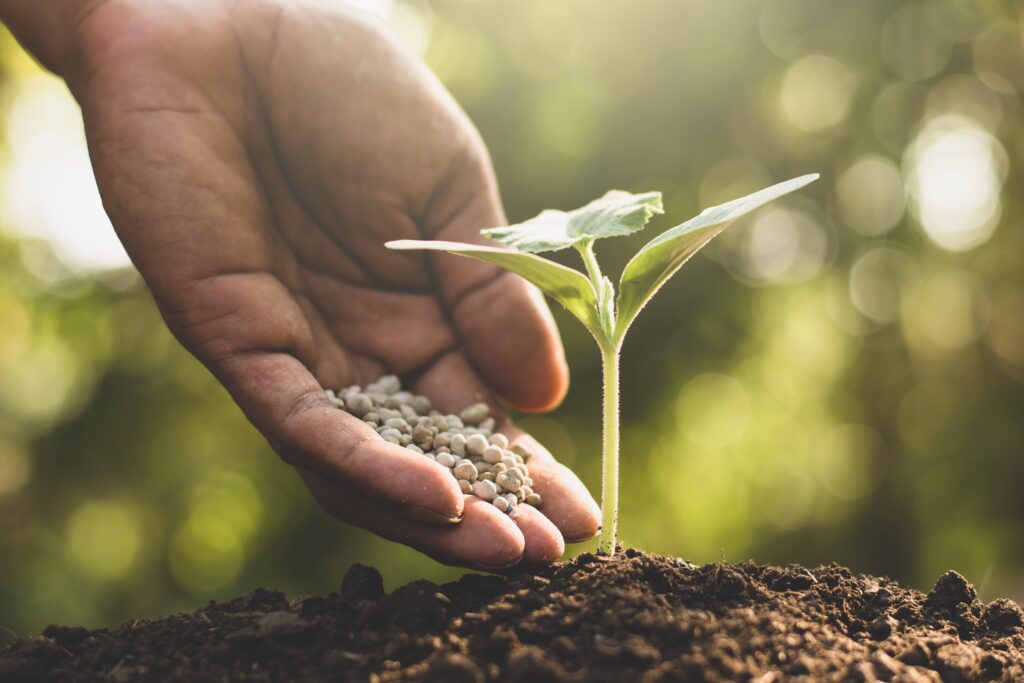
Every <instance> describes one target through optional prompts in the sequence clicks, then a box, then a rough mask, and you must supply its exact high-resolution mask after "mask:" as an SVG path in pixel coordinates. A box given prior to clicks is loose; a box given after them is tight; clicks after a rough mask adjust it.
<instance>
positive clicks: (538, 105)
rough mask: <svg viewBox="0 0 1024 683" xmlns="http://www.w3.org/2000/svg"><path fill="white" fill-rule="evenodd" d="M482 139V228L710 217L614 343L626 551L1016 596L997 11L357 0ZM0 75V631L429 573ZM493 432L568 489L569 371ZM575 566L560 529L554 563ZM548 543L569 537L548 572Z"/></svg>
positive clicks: (581, 445)
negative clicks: (157, 297)
mask: <svg viewBox="0 0 1024 683" xmlns="http://www.w3.org/2000/svg"><path fill="white" fill-rule="evenodd" d="M362 4H364V5H367V6H369V7H370V8H371V9H373V10H374V11H377V12H378V13H381V14H383V15H385V16H387V17H388V18H389V20H390V21H392V22H393V23H394V25H395V26H396V29H397V30H398V31H399V33H400V34H401V35H402V37H403V38H404V39H405V40H406V41H407V42H408V43H409V45H410V46H411V47H412V49H414V50H418V51H421V52H422V53H423V55H424V57H425V59H426V60H427V61H428V62H429V64H430V65H431V66H432V67H433V68H434V69H435V70H436V71H437V73H438V74H439V76H440V77H441V79H442V80H443V81H444V82H445V83H446V84H447V85H448V87H449V88H450V89H451V90H452V92H453V93H454V94H455V96H456V97H457V98H458V99H459V101H460V102H461V103H462V104H463V106H464V107H465V108H466V109H467V111H468V112H469V114H470V115H471V117H472V118H473V119H474V120H475V121H476V123H477V125H478V126H479V128H480V129H481V131H482V133H483V136H484V138H485V139H486V140H487V142H488V143H489V145H490V148H491V151H492V153H493V158H494V163H495V165H496V167H497V171H498V177H499V179H500V181H501V183H502V188H503V194H504V198H505V201H506V208H507V210H508V214H509V216H510V218H512V219H523V218H526V217H528V216H530V215H533V214H534V213H536V212H538V211H539V210H541V209H543V208H546V207H558V208H572V207H575V206H578V205H580V204H582V203H585V202H586V201H588V200H590V199H592V198H593V197H595V196H598V195H600V194H602V193H603V192H604V191H605V190H607V189H609V188H611V187H618V188H622V189H628V190H633V191H643V190H649V189H660V190H662V191H663V192H664V193H665V200H666V207H667V216H665V217H662V218H660V219H658V220H657V221H656V222H655V224H654V226H653V227H652V228H649V229H648V234H646V235H638V236H634V237H633V238H630V239H626V240H615V241H610V242H606V243H602V244H601V245H600V250H601V254H600V255H601V257H602V259H603V260H604V261H606V262H608V264H609V266H608V268H607V269H609V270H612V271H615V272H617V269H618V268H619V267H621V265H622V264H623V263H624V260H625V258H626V257H627V256H628V255H629V254H630V253H632V251H633V250H635V249H636V248H637V247H638V246H639V245H640V244H642V243H643V242H644V241H645V240H647V239H649V238H650V237H651V234H653V233H654V232H656V231H660V230H663V229H665V228H667V227H670V226H671V225H674V224H675V223H678V222H681V221H682V220H684V219H686V218H688V217H690V216H691V215H693V214H695V213H697V212H699V210H700V209H701V208H703V207H706V206H709V205H712V204H716V203H720V202H722V201H724V200H727V199H730V198H733V197H735V196H738V195H741V194H744V193H747V192H749V191H752V190H754V189H758V188H760V187H762V186H765V185H768V184H771V183H772V182H775V181H779V180H782V179H785V178H789V177H792V176H796V175H800V174H803V173H808V172H813V171H818V172H821V174H822V179H821V180H820V181H819V182H818V183H816V184H814V185H812V186H811V187H809V188H808V189H807V190H804V191H801V192H800V193H799V194H798V196H795V197H791V198H788V199H786V200H784V201H782V202H779V203H778V204H775V205H773V206H772V207H771V208H768V209H765V210H762V211H760V212H759V213H757V214H756V215H755V216H754V217H753V218H752V219H748V220H745V221H743V222H742V224H738V225H737V226H735V227H733V228H731V229H730V230H729V231H728V232H727V233H726V234H725V235H724V236H723V237H722V238H720V240H719V241H718V242H717V243H715V244H713V245H712V247H710V248H709V249H708V250H707V251H706V252H705V253H704V254H703V255H701V256H700V257H698V258H697V259H695V260H694V262H693V263H692V264H691V265H689V266H687V268H686V269H684V271H683V272H682V274H681V275H680V276H678V277H677V279H675V280H674V281H673V282H672V283H671V284H670V285H669V286H668V287H667V288H666V289H665V291H664V292H663V293H662V294H661V295H660V296H659V297H658V298H657V299H656V300H655V301H654V303H653V304H652V305H651V306H649V307H648V308H647V309H646V310H645V311H644V313H643V314H642V315H641V317H640V319H639V321H638V324H637V325H636V326H635V327H634V330H633V332H632V333H631V337H630V339H629V340H628V342H627V345H626V349H625V354H624V358H623V372H624V380H623V401H622V403H623V420H624V444H623V451H624V452H623V460H624V467H623V481H622V486H623V499H622V518H621V531H622V539H623V541H624V542H625V543H627V544H631V545H638V546H641V547H643V548H645V549H647V550H650V551H655V552H661V553H671V554H676V555H681V556H684V557H686V558H688V559H690V560H693V561H697V562H708V561H715V560H718V559H720V558H723V557H724V558H725V559H727V560H730V561H739V560H744V559H747V558H753V559H755V560H757V561H760V562H776V563H778V562H802V563H808V564H818V563H827V562H830V561H833V560H834V561H838V562H842V563H845V564H848V565H850V566H851V567H853V568H854V569H856V570H860V571H868V572H876V573H883V574H888V575H892V576H894V577H896V578H897V579H900V580H902V581H905V582H908V583H910V584H912V585H915V586H918V587H927V586H929V585H930V583H931V582H932V581H934V579H935V578H936V577H937V576H938V575H939V574H940V573H941V572H942V571H944V570H945V569H947V568H956V569H958V570H960V571H961V572H962V573H964V574H965V575H966V576H967V577H968V578H969V579H970V580H972V581H973V582H974V583H975V584H976V585H977V586H978V587H979V589H980V590H981V593H982V597H983V598H986V599H991V598H994V597H997V596H1009V597H1013V598H1016V599H1017V600H1021V599H1024V543H1022V542H1021V539H1022V538H1024V495H1022V494H1024V384H1022V382H1024V231H1022V230H1021V223H1022V215H1024V178H1022V175H1021V166H1020V160H1021V157H1022V153H1024V117H1022V115H1021V111H1020V108H1021V92H1022V90H1024V48H1022V42H1024V13H1022V10H1021V8H1020V5H1019V3H1018V2H1016V1H1015V0H1006V1H1004V2H999V1H996V0H993V1H990V2H983V1H971V0H932V1H927V2H894V1H892V0H859V1H858V2H823V1H822V0H725V1H721V2H707V1H705V0H687V1H680V0H640V1H636V0H634V1H631V2H626V1H625V0H616V1H614V2H610V1H603V2H590V1H587V0H569V1H563V2H557V3H555V2H549V1H545V0H520V1H518V2H499V1H497V0H478V1H475V2H454V1H451V0H436V1H434V2H426V1H425V0H424V1H420V2H415V3H398V4H392V3H390V2H386V1H379V2H364V3H362ZM0 46H2V51H0V62H2V69H3V72H2V80H0V98H2V104H0V114H2V128H0V131H2V132H0V144H2V154H3V158H2V160H0V173H2V180H0V642H6V641H9V640H10V639H11V638H13V637H14V634H18V635H27V634H33V633H38V632H39V631H40V630H41V629H42V628H43V627H44V626H45V625H46V624H48V623H51V622H61V623H70V624H84V625H88V626H100V625H110V624H116V623H118V622H120V621H123V620H126V619H128V618H131V617H139V616H152V615H157V614H162V613H166V612H169V611H174V610H191V609H194V608H196V607H198V606H200V605H202V604H204V603H205V602H206V601H207V600H208V599H210V598H225V597H230V596H233V595H237V594H242V593H245V592H247V591H249V590H251V589H252V588H253V587H255V586H258V585H267V586H273V587H278V588H282V589H284V590H286V591H288V592H289V593H290V594H302V593H315V592H325V591H330V590H334V589H336V587H337V586H338V583H339V581H340V579H341V576H342V574H343V572H344V571H345V569H346V568H347V566H348V565H349V564H350V563H352V562H354V561H359V562H363V563H369V564H375V565H377V566H379V567H381V568H382V570H383V572H384V576H385V580H386V582H387V584H388V586H389V587H393V586H395V585H398V584H400V583H402V582H405V581H408V580H411V579H414V578H418V577H428V578H432V579H442V578H449V577H454V576H456V575H457V574H458V572H457V571H456V570H453V569H449V568H446V567H442V566H440V565H437V564H436V563H434V562H432V561H430V560H427V559H425V558H423V557H421V556H419V555H417V554H416V553H414V552H412V551H409V550H407V549H404V548H401V547H398V546H395V545H392V544H389V543H387V542H384V541H381V540H378V539H376V538H373V537H371V536H369V535H368V534H365V533H362V532H359V531H356V530H353V529H350V528H347V527H345V526H343V525H341V524H339V523H336V522H334V521H332V520H330V519H328V518H327V517H326V516H325V515H324V514H322V513H321V512H320V511H319V510H318V509H317V508H316V507H315V505H314V504H313V503H312V502H311V500H310V498H309V497H308V496H307V495H306V494H305V492H304V491H303V489H302V487H301V485H300V484H299V481H298V479H297V478H296V477H295V476H293V475H292V473H291V472H290V471H289V470H288V468H287V467H285V466H284V465H282V464H281V463H279V462H278V460H277V459H276V457H275V456H274V455H273V454H272V453H271V451H270V449H269V448H268V447H267V446H266V444H265V443H264V442H263V440H262V438H261V437H260V436H259V435H258V434H257V433H255V432H254V430H253V429H252V428H251V427H250V426H249V425H248V423H247V422H246V421H245V419H244V418H243V417H242V415H241V414H240V412H239V411H238V410H237V409H236V408H235V406H234V405H233V404H232V402H231V401H230V400H229V398H228V396H227V394H226V393H225V392H224V391H223V390H222V389H221V388H220V387H219V386H218V385H217V384H216V383H215V382H214V381H213V380H212V378H211V377H210V376H208V375H207V373H206V372H205V371H204V370H203V369H202V368H201V367H200V366H199V364H198V363H197V362H196V361H195V360H193V359H192V358H191V357H190V356H188V355H187V354H186V353H185V352H184V351H183V350H182V349H180V348H179V347H178V346H177V345H176V344H175V342H174V341H173V340H172V339H171V337H170V335H169V333H168V332H167V331H166V329H165V328H164V327H163V325H162V323H161V321H160V319H159V317H158V315H157V312H156V310H155V308H154V306H153V304H152V301H151V299H150V296H149V294H148V293H147V291H146V289H145V287H144V286H143V284H142V283H141V281H140V280H139V279H138V277H137V276H136V275H135V274H134V273H133V271H131V269H130V268H126V263H127V262H126V257H125V256H124V255H123V252H121V251H120V248H119V245H118V244H117V242H116V239H115V238H114V236H113V233H112V232H111V231H110V228H109V225H107V223H106V219H105V217H104V216H103V214H102V210H101V209H100V207H99V202H98V198H97V197H96V194H95V187H94V184H93V181H92V178H91V175H90V172H89V167H88V160H87V156H86V153H85V151H84V146H83V145H84V143H83V142H82V133H81V123H80V121H79V120H78V112H77V108H76V106H75V105H74V103H73V102H72V101H71V100H70V98H69V96H68V95H67V93H66V92H65V90H64V88H63V86H62V85H61V84H60V83H59V82H58V81H57V80H56V79H54V78H52V77H50V76H47V75H44V74H43V73H42V72H41V71H40V70H39V69H38V68H37V67H35V66H34V65H33V64H32V63H31V61H30V60H29V59H28V58H27V57H26V56H25V55H24V54H23V53H21V51H20V50H19V48H18V47H17V45H16V44H15V43H14V42H13V40H11V39H10V37H9V36H5V37H4V38H3V41H2V43H0ZM556 316H557V317H558V320H559V323H560V325H561V328H562V330H563V333H564V338H565V343H566V345H567V348H568V354H569V359H570V364H571V366H572V373H573V388H572V390H571V393H570V395H569V397H568V399H567V401H566V403H565V405H564V406H563V407H562V408H560V409H558V410H557V411H555V412H554V413H552V414H550V415H545V416H532V417H527V418H524V419H523V420H522V424H523V426H525V427H526V428H528V429H531V430H533V432H534V433H535V434H536V435H537V436H538V437H539V438H540V439H541V440H542V441H544V442H546V443H547V444H548V445H549V447H550V448H551V450H552V451H554V452H555V453H556V454H557V455H558V456H559V457H560V458H561V459H562V460H564V461H565V462H566V463H568V464H570V465H571V466H572V467H574V468H575V469H576V470H577V471H578V472H579V473H580V474H581V476H582V477H583V479H584V480H585V481H586V482H587V483H588V485H590V486H591V487H592V490H594V491H597V490H598V488H599V466H600V465H599V458H598V453H599V419H598V416H599V400H600V398H599V397H600V389H599V387H600V385H599V381H600V377H599V367H598V356H597V353H596V350H595V349H594V347H593V343H592V342H591V341H590V340H589V339H588V338H586V337H585V336H584V334H585V333H584V332H583V331H582V328H580V327H579V326H578V325H577V324H576V322H575V321H574V320H572V319H571V318H569V316H567V315H565V314H564V313H563V312H562V311H556ZM584 547H586V548H592V547H593V544H592V543H591V544H588V545H586V546H584ZM576 550H577V549H573V552H575V551H576Z"/></svg>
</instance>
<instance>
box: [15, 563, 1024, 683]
mask: <svg viewBox="0 0 1024 683" xmlns="http://www.w3.org/2000/svg"><path fill="white" fill-rule="evenodd" d="M43 636H44V637H42V638H38V639H34V640H23V641H19V642H18V643H15V644H14V645H13V646H11V647H10V648H8V649H6V650H5V651H3V652H0V681H4V682H5V683H6V682H7V681H22V680H33V681H34V680H47V681H51V680H52V681H115V682H119V681H137V680H176V681H279V680H301V681H321V680H324V681H327V680H330V681H349V680H351V681H366V680H369V681H381V682H383V681H399V680H401V681H426V682H430V683H477V682H482V681H511V682H523V683H526V682H527V681H529V682H530V683H543V682H545V681H588V682H589V681H614V682H616V683H619V682H622V681H643V682H647V683H654V682H655V681H659V682H661V681H663V682H666V683H668V682H670V681H752V682H756V683H771V682H773V681H783V680H785V681H801V680H805V681H811V680H813V681H875V680H882V681H898V682H903V683H911V682H917V681H1024V612H1022V611H1021V609H1020V607H1019V606H1018V605H1017V604H1016V603H1014V602H1011V601H1009V600H996V601H994V602H992V603H989V604H988V605H984V604H982V603H980V602H978V600H977V598H976V594H975V591H974V588H973V587H972V586H971V585H970V584H969V583H967V581H965V580H964V579H963V577H961V576H960V575H959V574H956V573H954V572H949V573H947V574H945V575H944V576H942V577H941V578H939V580H938V581H937V582H936V584H935V588H934V589H933V590H932V591H931V592H930V593H928V594H927V595H925V594H923V593H920V592H918V591H914V590H908V589H905V588H901V587H900V586H898V585H897V584H895V583H894V582H892V581H890V580H888V579H876V578H872V577H868V576H859V575H855V574H853V573H852V572H850V571H849V570H848V569H845V568H844V567H840V566H837V565H831V566H827V567H819V568H817V569H804V568H803V567H797V566H790V567H785V568H777V567H764V566H760V565H755V564H739V565H729V564H709V565H705V566H701V567H696V566H693V565H690V564H687V563H686V562H683V561H682V560H678V559H674V558H670V557H661V556H658V555H648V554H644V553H641V552H639V551H636V550H627V551H625V552H624V553H621V554H619V555H618V556H616V557H615V558H614V559H608V558H606V557H600V556H595V555H590V554H585V555H582V556H580V557H579V558H577V559H575V560H573V561H572V562H568V563H566V564H560V565H557V566H554V567H550V568H548V569H546V570H544V571H542V572H540V573H539V574H536V575H515V576H511V577H509V578H502V577H497V576H482V575H475V574H471V575H467V576H464V577H463V578H462V579H461V580H459V581H457V582H454V583H449V584H444V585H441V586H438V585H436V584H434V583H431V582H429V581H414V582H413V583H410V584H408V585H407V586H403V587H402V588H399V589H398V590H396V591H394V592H393V593H391V594H390V595H385V594H384V590H383V588H382V584H381V577H380V574H379V573H377V571H376V570H375V569H371V568H369V567H363V566H360V565H355V566H353V567H352V569H351V570H350V571H349V572H348V574H347V575H346V576H345V580H344V582H343V583H342V586H341V592H340V593H332V594H330V595H326V596H318V597H311V598H299V599H296V600H293V601H291V602H289V601H288V600H287V599H285V596H284V595H283V594H281V593H279V592H277V591H272V590H263V589H260V590H257V591H255V592H253V593H252V594H250V595H248V596H246V597H244V598H237V599H235V600H232V601H231V602H228V603H224V604H216V603H211V604H210V605H209V606H208V607H205V608H203V609H201V610H199V611H197V612H196V613H195V614H182V615H175V616H171V617H167V618H165V619H143V620H139V621H133V622H130V623H128V624H125V625H124V626H122V627H120V628H118V629H116V630H112V631H111V630H106V629H101V630H97V631H87V630H86V629H84V628H68V627H62V626H50V627H49V628H47V629H46V630H45V631H44V634H43Z"/></svg>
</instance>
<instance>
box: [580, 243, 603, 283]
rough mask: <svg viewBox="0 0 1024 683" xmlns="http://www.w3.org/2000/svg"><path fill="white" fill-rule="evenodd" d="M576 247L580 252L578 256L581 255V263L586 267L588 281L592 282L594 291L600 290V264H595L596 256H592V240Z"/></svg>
mask: <svg viewBox="0 0 1024 683" xmlns="http://www.w3.org/2000/svg"><path fill="white" fill-rule="evenodd" d="M576 249H577V250H578V251H579V252H580V256H582V257H583V265H585V266H586V267H587V275H589V276H590V281H591V282H592V283H593V284H594V291H595V292H600V291H601V266H599V265H597V257H596V256H594V243H593V241H589V242H584V243H583V245H582V246H577V247H576Z"/></svg>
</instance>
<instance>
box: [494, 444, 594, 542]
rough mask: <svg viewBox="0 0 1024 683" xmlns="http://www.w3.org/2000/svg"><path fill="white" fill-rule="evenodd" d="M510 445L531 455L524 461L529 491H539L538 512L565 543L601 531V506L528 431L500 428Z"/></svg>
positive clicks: (568, 470)
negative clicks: (539, 507)
mask: <svg viewBox="0 0 1024 683" xmlns="http://www.w3.org/2000/svg"><path fill="white" fill-rule="evenodd" d="M502 431H503V432H505V433H506V434H507V435H508V437H509V440H510V441H511V442H512V444H513V445H515V444H518V445H520V446H522V447H523V448H525V449H526V450H527V451H528V452H529V453H530V454H531V455H530V458H529V460H527V462H526V466H527V467H528V468H529V469H530V478H531V479H533V490H534V491H536V492H537V493H539V494H540V497H541V511H542V512H543V513H544V514H545V516H547V518H548V519H550V520H551V521H552V522H553V523H554V525H555V526H556V527H558V530H559V531H561V532H562V536H563V537H564V538H565V540H566V542H567V543H579V542H580V541H585V540H587V539H588V538H593V537H594V536H596V535H597V532H598V531H600V530H601V508H600V507H598V505H597V502H596V501H595V500H594V498H593V496H591V495H590V492H589V491H588V490H587V487H586V486H584V485H583V482H582V481H580V479H579V477H577V476H576V474H575V473H574V472H573V471H572V470H570V469H569V468H568V467H566V466H565V465H563V464H561V463H559V462H558V461H556V460H555V458H554V457H553V456H552V455H551V453H549V452H548V450H547V449H546V448H544V447H543V446H542V445H540V443H538V442H537V440H536V439H534V438H533V437H532V436H530V435H529V434H526V433H524V432H523V431H522V430H520V429H518V428H516V427H512V426H509V427H507V428H503V429H502Z"/></svg>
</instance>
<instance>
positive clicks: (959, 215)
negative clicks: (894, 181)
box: [907, 115, 1007, 251]
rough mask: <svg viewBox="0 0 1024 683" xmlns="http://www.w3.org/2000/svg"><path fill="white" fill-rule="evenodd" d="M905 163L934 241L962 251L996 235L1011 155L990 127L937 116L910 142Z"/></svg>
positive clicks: (920, 215) (919, 215)
mask: <svg viewBox="0 0 1024 683" xmlns="http://www.w3.org/2000/svg"><path fill="white" fill-rule="evenodd" d="M907 163H908V166H909V176H910V192H911V194H912V196H913V197H914V209H915V214H916V216H917V219H918V220H919V221H920V222H921V227H923V228H924V231H925V233H927V235H928V237H930V238H931V239H932V241H934V242H935V243H936V244H938V245H939V246H940V247H942V248H944V249H948V250H950V251H964V250H967V249H972V248H974V247H976V246H978V245H979V244H981V243H983V242H985V241H986V240H987V239H988V238H989V237H991V236H992V232H993V231H994V230H995V229H996V226H997V225H998V223H999V218H1000V215H1001V212H1002V203H1001V200H1000V191H1001V189H1002V186H1003V180H1004V178H1005V175H1006V166H1007V159H1006V152H1005V150H1004V149H1003V147H1002V145H1001V144H1000V143H999V141H998V140H996V139H995V138H993V137H992V135H991V134H989V133H988V131H986V130H984V129H983V128H982V127H981V126H979V125H978V124H976V123H974V122H973V121H972V120H970V119H967V118H964V117H961V116H955V115H952V116H941V117H939V118H936V119H933V120H932V121H930V122H929V123H928V124H927V125H926V126H925V127H924V129H923V130H922V131H921V132H920V133H919V134H918V136H917V138H916V139H915V140H914V142H913V144H912V145H911V147H910V149H909V151H908V156H907Z"/></svg>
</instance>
